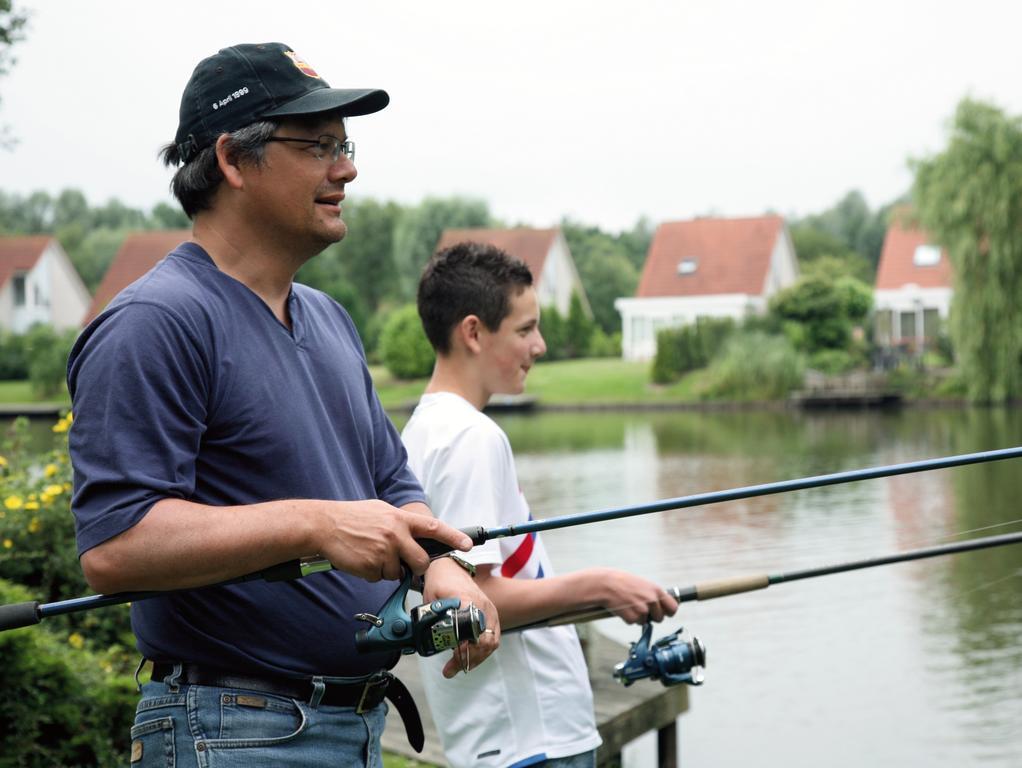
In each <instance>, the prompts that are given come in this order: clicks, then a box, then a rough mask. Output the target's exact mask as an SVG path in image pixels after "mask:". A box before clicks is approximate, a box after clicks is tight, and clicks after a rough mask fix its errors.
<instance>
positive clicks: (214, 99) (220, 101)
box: [174, 43, 390, 163]
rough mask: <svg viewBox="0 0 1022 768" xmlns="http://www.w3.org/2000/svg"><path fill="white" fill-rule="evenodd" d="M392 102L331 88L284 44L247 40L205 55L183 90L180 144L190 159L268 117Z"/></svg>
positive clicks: (360, 109)
mask: <svg viewBox="0 0 1022 768" xmlns="http://www.w3.org/2000/svg"><path fill="white" fill-rule="evenodd" d="M389 102H390V96H388V95H387V92H386V91H381V90H378V89H372V88H355V89H341V88H331V87H330V86H329V85H328V84H327V82H326V80H324V79H323V78H322V77H320V76H319V75H318V74H317V73H316V70H314V69H313V68H312V67H310V66H309V65H308V64H307V63H306V62H305V60H304V59H302V58H301V57H300V56H299V55H298V54H296V53H295V52H294V51H293V50H291V46H289V45H284V44H283V43H258V44H254V43H246V44H242V45H233V46H231V47H230V48H223V49H221V50H220V51H219V52H217V53H216V54H214V55H213V56H210V57H209V58H207V59H203V60H202V61H200V62H199V65H198V66H197V67H196V68H195V71H194V72H192V76H191V78H189V80H188V85H186V86H185V91H184V93H183V94H182V95H181V116H180V120H179V122H178V127H177V134H176V135H175V137H174V143H175V144H177V148H178V152H179V153H180V156H181V161H182V162H184V163H187V162H188V161H189V160H191V159H192V158H193V157H195V155H196V154H197V153H198V152H199V150H201V149H204V148H206V147H208V146H209V145H210V144H212V143H213V142H215V141H216V139H217V137H218V136H219V135H220V134H222V133H230V132H231V131H236V130H238V129H239V128H244V127H245V126H246V125H250V124H251V123H254V122H257V121H258V120H261V119H263V118H265V117H286V116H288V115H314V114H316V113H319V112H331V111H334V110H337V111H339V113H340V114H341V115H343V116H350V115H368V114H371V113H373V112H379V111H380V110H381V109H383V108H384V107H385V106H387V104H388V103H389Z"/></svg>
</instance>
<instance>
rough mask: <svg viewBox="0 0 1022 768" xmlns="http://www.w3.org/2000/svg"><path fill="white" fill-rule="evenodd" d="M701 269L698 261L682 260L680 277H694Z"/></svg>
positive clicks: (679, 265)
mask: <svg viewBox="0 0 1022 768" xmlns="http://www.w3.org/2000/svg"><path fill="white" fill-rule="evenodd" d="M698 268H699V260H698V259H682V260H681V261H679V262H678V274H679V275H692V274H695V271H696V269H698Z"/></svg>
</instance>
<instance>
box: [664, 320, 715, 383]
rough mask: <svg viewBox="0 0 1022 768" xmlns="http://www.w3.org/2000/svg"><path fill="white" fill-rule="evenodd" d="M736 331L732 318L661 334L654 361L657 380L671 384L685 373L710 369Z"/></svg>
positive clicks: (684, 326)
mask: <svg viewBox="0 0 1022 768" xmlns="http://www.w3.org/2000/svg"><path fill="white" fill-rule="evenodd" d="M734 330H735V323H734V321H733V320H731V319H730V318H726V317H725V318H715V317H701V318H699V319H697V320H696V321H695V322H694V323H690V324H688V325H683V326H681V327H680V328H666V329H664V330H662V331H660V332H659V333H657V349H656V356H655V357H654V358H653V370H652V374H651V375H652V378H653V381H654V382H655V383H657V384H667V383H670V382H672V381H675V380H676V379H678V378H680V377H681V376H682V374H685V373H688V372H689V371H694V370H696V369H697V368H704V367H706V365H707V364H708V363H709V362H710V360H711V359H712V358H713V356H714V355H715V354H716V352H717V351H718V350H719V349H720V347H721V344H723V343H724V340H725V339H727V338H728V337H729V336H730V335H731V334H732V333H734Z"/></svg>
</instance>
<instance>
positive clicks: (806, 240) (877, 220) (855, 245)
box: [791, 190, 901, 282]
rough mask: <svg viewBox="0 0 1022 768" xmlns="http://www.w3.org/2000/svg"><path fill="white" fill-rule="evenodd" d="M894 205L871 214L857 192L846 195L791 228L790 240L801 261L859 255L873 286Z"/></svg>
mask: <svg viewBox="0 0 1022 768" xmlns="http://www.w3.org/2000/svg"><path fill="white" fill-rule="evenodd" d="M899 202H901V201H895V202H894V203H890V204H888V205H886V206H882V207H881V208H879V209H878V210H876V211H870V208H869V205H868V204H867V203H866V199H865V198H864V197H863V196H862V193H861V192H859V191H858V190H852V191H851V192H848V193H847V194H846V195H845V196H844V197H843V198H841V199H840V200H839V201H838V202H837V203H835V204H834V205H833V206H831V207H830V208H828V209H827V210H826V211H823V212H822V213H817V214H813V215H811V216H807V217H806V218H805V219H803V220H801V221H798V222H795V223H794V224H793V225H792V229H791V236H792V240H793V241H794V243H795V252H796V253H797V254H798V258H799V260H800V261H803V260H810V261H811V260H813V259H815V258H817V257H819V256H837V257H839V258H846V257H847V256H849V255H850V254H851V253H853V252H854V253H858V254H861V255H862V256H863V257H865V258H866V260H867V261H868V262H869V270H870V272H869V275H868V276H867V278H866V279H867V280H868V281H869V282H872V279H873V278H872V276H873V274H874V273H875V272H876V267H877V264H878V263H879V261H880V250H881V249H882V248H883V245H884V236H885V235H886V233H887V220H888V218H889V216H890V211H891V209H892V208H893V206H895V205H897V204H898V203H899Z"/></svg>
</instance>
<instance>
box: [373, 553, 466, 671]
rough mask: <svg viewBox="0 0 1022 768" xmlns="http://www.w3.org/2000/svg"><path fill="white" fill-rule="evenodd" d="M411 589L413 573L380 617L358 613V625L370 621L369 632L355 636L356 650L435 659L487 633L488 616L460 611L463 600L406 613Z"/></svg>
mask: <svg viewBox="0 0 1022 768" xmlns="http://www.w3.org/2000/svg"><path fill="white" fill-rule="evenodd" d="M411 587H412V576H411V574H410V573H406V575H405V576H404V577H403V578H402V579H401V585H400V586H399V587H398V588H397V589H396V590H395V591H394V594H392V595H391V596H390V597H388V598H387V602H385V603H384V604H383V607H382V608H381V609H380V613H379V615H378V616H376V615H373V614H371V613H356V614H355V619H356V621H367V622H369V624H370V625H371V626H370V627H369V628H368V629H360V630H358V631H357V632H356V633H355V648H356V649H357V650H358V652H359V653H372V652H374V651H394V650H399V651H401V653H405V654H410V653H417V654H419V655H420V656H432V655H433V654H435V653H440V651H447V650H450V649H452V648H456V647H457V646H458V645H459V644H460V643H461V642H462V641H463V640H468V641H469V642H470V643H475V642H477V641H478V640H479V636H480V635H481V634H482V633H483V630H484V629H486V616H485V615H484V614H483V612H482V611H480V610H479V609H478V608H476V607H475V606H474V605H471V604H469V606H468V607H467V608H462V607H461V600H459V599H458V598H456V597H445V598H443V599H440V600H434V601H433V602H431V603H424V604H422V605H419V606H416V607H415V608H412V610H411V612H408V611H406V610H405V596H406V595H407V594H408V590H409V589H411Z"/></svg>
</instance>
